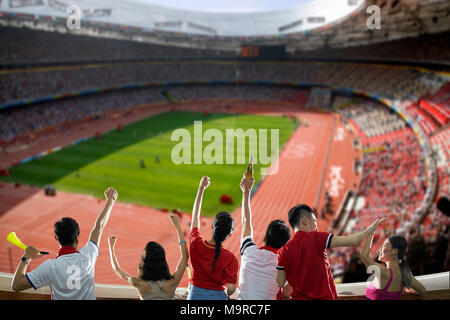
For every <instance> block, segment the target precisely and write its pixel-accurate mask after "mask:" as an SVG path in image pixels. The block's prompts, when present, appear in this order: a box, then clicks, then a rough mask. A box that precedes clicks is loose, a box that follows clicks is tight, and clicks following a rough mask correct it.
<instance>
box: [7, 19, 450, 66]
mask: <svg viewBox="0 0 450 320" xmlns="http://www.w3.org/2000/svg"><path fill="white" fill-rule="evenodd" d="M449 34H450V33H449V32H444V33H438V34H426V35H422V36H419V37H416V38H407V39H401V40H393V41H386V42H382V43H377V44H372V45H366V46H354V47H346V48H339V49H336V48H333V49H329V48H327V49H322V50H309V51H295V52H293V53H292V54H291V58H295V59H313V60H317V59H324V60H363V61H368V60H372V61H397V62H405V61H408V62H413V63H417V62H422V63H423V62H431V63H438V64H439V63H443V64H448V62H449V61H450V54H449V52H450V45H449V41H448V38H449ZM0 39H1V42H2V46H1V47H0V65H2V64H4V65H8V64H27V63H32V64H38V63H61V62H79V61H120V60H149V59H201V58H208V59H211V58H238V57H239V54H240V53H239V51H236V50H228V51H227V50H212V49H196V48H187V47H175V46H167V45H162V44H150V43H141V42H133V41H127V40H116V39H107V38H97V37H89V36H85V35H72V34H67V33H66V34H59V33H53V32H46V31H39V30H32V29H27V28H13V27H0ZM411 48H413V49H411Z"/></svg>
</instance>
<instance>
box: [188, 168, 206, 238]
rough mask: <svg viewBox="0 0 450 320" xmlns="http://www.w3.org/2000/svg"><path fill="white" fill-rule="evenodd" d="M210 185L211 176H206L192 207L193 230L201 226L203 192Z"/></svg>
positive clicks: (201, 182)
mask: <svg viewBox="0 0 450 320" xmlns="http://www.w3.org/2000/svg"><path fill="white" fill-rule="evenodd" d="M208 186H209V177H207V176H204V177H203V178H202V180H201V181H200V185H199V186H198V191H197V196H196V197H195V202H194V208H193V209H192V221H191V230H192V229H194V228H198V227H199V226H200V209H201V208H202V199H203V192H204V191H205V189H206V188H207V187H208Z"/></svg>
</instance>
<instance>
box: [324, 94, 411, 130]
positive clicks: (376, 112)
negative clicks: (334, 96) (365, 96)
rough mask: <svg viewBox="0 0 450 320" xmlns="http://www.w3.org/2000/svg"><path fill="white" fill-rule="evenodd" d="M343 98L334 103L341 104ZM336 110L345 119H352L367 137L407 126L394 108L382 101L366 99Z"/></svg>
mask: <svg viewBox="0 0 450 320" xmlns="http://www.w3.org/2000/svg"><path fill="white" fill-rule="evenodd" d="M339 104H342V101H341V100H338V101H337V102H335V103H333V105H337V106H339ZM335 111H336V112H337V113H338V114H340V115H341V116H343V117H344V118H345V119H351V120H352V121H354V122H355V123H356V125H357V126H358V128H359V129H361V130H362V131H363V132H364V134H365V136H366V137H369V138H371V137H374V136H379V135H382V134H385V133H389V132H393V131H397V130H400V129H403V128H405V127H406V123H405V121H404V120H403V119H401V118H400V117H399V116H398V114H397V113H395V112H394V111H393V110H391V109H389V108H387V107H383V106H382V105H381V104H380V103H377V102H372V101H368V100H365V101H364V102H363V103H358V102H357V101H354V102H352V104H351V105H350V106H348V107H342V108H336V109H335Z"/></svg>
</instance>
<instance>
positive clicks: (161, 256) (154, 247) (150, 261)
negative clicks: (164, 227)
mask: <svg viewBox="0 0 450 320" xmlns="http://www.w3.org/2000/svg"><path fill="white" fill-rule="evenodd" d="M138 277H139V278H140V279H142V280H146V281H158V280H170V279H172V275H171V274H170V272H169V265H168V264H167V260H166V252H165V251H164V248H163V247H162V246H161V245H160V244H159V243H157V242H154V241H150V242H148V243H147V245H146V246H145V249H144V252H143V254H142V258H141V263H140V264H139V275H138Z"/></svg>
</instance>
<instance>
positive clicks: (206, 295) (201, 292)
mask: <svg viewBox="0 0 450 320" xmlns="http://www.w3.org/2000/svg"><path fill="white" fill-rule="evenodd" d="M187 300H228V296H227V294H226V293H225V291H224V290H212V289H203V288H199V287H196V286H193V285H191V290H189V294H188V296H187Z"/></svg>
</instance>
